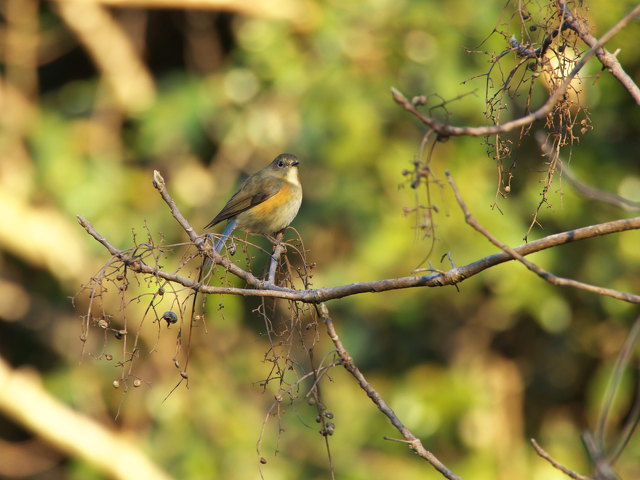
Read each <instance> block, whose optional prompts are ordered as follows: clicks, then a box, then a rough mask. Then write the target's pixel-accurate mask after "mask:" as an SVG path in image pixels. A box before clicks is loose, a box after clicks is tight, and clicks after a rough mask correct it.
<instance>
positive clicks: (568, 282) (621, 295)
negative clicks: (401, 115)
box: [445, 171, 640, 303]
mask: <svg viewBox="0 0 640 480" xmlns="http://www.w3.org/2000/svg"><path fill="white" fill-rule="evenodd" d="M445 175H446V176H447V179H448V180H449V184H451V188H452V189H453V193H454V195H455V197H456V200H457V202H458V205H460V208H461V209H462V211H463V213H464V218H465V220H466V222H467V223H468V224H469V225H471V226H472V227H473V228H474V229H475V230H477V231H478V232H480V233H481V234H482V235H484V236H485V237H487V239H488V240H489V241H490V242H491V243H493V244H494V245H495V246H496V247H498V248H500V249H502V250H504V251H505V252H507V253H508V254H509V255H511V256H512V257H513V258H515V259H516V260H518V261H519V262H520V263H522V264H523V265H524V266H525V267H527V268H528V269H529V270H531V271H532V272H534V273H535V274H536V275H538V276H539V277H540V278H542V279H543V280H546V281H547V282H549V283H551V284H553V285H564V286H568V287H574V288H578V289H581V290H586V291H588V292H593V293H597V294H598V295H605V296H608V297H613V298H615V299H617V300H623V301H626V302H631V303H638V299H639V298H640V296H638V295H633V294H631V293H625V292H619V291H617V290H612V289H610V288H605V287H598V286H595V285H591V284H588V283H583V282H579V281H577V280H572V279H570V278H563V277H558V276H556V275H554V274H552V273H550V272H547V271H546V270H543V269H542V268H540V267H539V266H538V265H536V264H535V263H533V262H530V261H529V260H527V259H526V258H524V256H522V255H521V254H520V253H518V252H517V251H516V250H515V249H513V248H511V247H509V246H508V245H506V244H504V243H502V242H501V241H500V240H498V239H497V238H496V237H494V236H493V235H492V234H491V232H489V231H488V230H487V229H486V228H484V227H483V226H482V225H480V223H478V221H477V220H476V219H475V217H474V216H473V215H472V214H471V212H470V211H469V209H468V208H467V205H466V204H465V203H464V200H463V199H462V196H461V195H460V192H459V191H458V187H456V184H455V182H454V181H453V178H452V177H451V174H450V173H449V172H448V171H445Z"/></svg>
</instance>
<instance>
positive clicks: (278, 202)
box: [250, 183, 292, 217]
mask: <svg viewBox="0 0 640 480" xmlns="http://www.w3.org/2000/svg"><path fill="white" fill-rule="evenodd" d="M291 195H292V192H291V188H290V187H289V185H288V184H286V183H285V184H284V185H283V186H282V188H281V189H280V191H279V192H278V193H276V194H275V195H274V196H273V197H271V198H268V199H267V200H265V201H264V202H262V203H259V204H258V205H256V206H254V207H251V210H250V211H251V215H252V216H254V215H255V216H258V217H264V216H265V215H269V214H270V213H271V212H273V211H274V210H275V209H277V208H280V207H281V206H282V205H284V204H285V203H287V202H288V201H289V200H290V199H291Z"/></svg>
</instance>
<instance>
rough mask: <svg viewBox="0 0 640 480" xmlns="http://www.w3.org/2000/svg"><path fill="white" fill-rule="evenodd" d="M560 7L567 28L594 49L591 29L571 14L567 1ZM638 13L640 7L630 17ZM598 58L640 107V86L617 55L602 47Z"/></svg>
mask: <svg viewBox="0 0 640 480" xmlns="http://www.w3.org/2000/svg"><path fill="white" fill-rule="evenodd" d="M558 7H559V8H560V10H561V11H563V12H564V24H565V25H566V26H567V28H570V29H571V30H573V31H574V32H576V33H577V34H578V36H579V37H580V39H581V40H582V41H583V42H584V43H586V44H587V45H589V47H591V48H594V47H595V46H596V44H597V43H598V40H597V39H596V38H595V37H594V36H593V35H591V34H590V33H589V29H588V28H587V26H586V25H585V24H584V22H582V21H580V20H579V19H578V18H576V17H575V16H574V15H573V13H571V10H569V7H568V6H567V4H566V2H565V1H562V0H558ZM638 13H640V5H639V6H637V7H635V8H634V9H633V10H632V11H631V13H630V14H629V15H631V16H634V15H637V14H638ZM596 57H598V60H600V63H602V66H603V67H604V68H606V69H607V70H608V71H609V72H610V73H611V74H612V75H613V76H614V77H615V78H617V79H618V81H619V82H620V83H621V84H622V85H623V86H624V88H626V89H627V90H628V91H629V93H630V94H631V96H632V97H633V99H634V100H635V101H636V103H637V104H638V105H640V88H638V85H636V84H635V82H634V81H633V79H632V78H631V77H630V76H629V75H628V74H627V72H625V71H624V69H623V68H622V66H621V65H620V62H619V61H618V59H617V57H616V56H615V54H613V53H611V52H609V51H607V49H605V48H602V47H601V48H597V49H596Z"/></svg>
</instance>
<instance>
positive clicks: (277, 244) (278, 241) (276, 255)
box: [267, 230, 284, 283]
mask: <svg viewBox="0 0 640 480" xmlns="http://www.w3.org/2000/svg"><path fill="white" fill-rule="evenodd" d="M283 236H284V230H281V231H279V232H278V233H277V234H276V237H275V239H273V253H272V254H271V264H270V265H269V276H268V277H267V280H268V281H269V282H271V283H274V282H275V281H276V270H277V268H278V261H279V260H280V256H281V255H282V252H284V243H283V242H282V237H283Z"/></svg>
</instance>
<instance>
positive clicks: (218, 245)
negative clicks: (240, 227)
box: [214, 218, 238, 253]
mask: <svg viewBox="0 0 640 480" xmlns="http://www.w3.org/2000/svg"><path fill="white" fill-rule="evenodd" d="M237 223H238V219H237V218H233V219H231V220H229V223H227V226H226V228H225V229H224V232H222V235H221V236H220V238H219V239H218V241H217V242H216V246H215V248H214V249H215V251H216V253H220V250H222V247H224V244H225V243H227V239H228V238H229V235H231V232H233V231H234V230H235V228H236V225H237Z"/></svg>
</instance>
